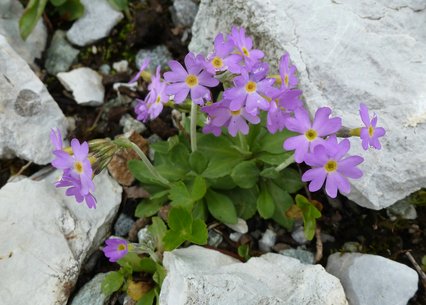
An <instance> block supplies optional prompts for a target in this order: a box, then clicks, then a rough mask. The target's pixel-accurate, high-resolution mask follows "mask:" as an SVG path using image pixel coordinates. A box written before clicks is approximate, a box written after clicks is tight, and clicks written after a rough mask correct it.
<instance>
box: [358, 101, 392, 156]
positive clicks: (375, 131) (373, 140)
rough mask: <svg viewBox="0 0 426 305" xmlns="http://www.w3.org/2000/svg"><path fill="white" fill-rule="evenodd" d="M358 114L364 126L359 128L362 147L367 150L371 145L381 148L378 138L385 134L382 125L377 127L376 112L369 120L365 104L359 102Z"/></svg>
mask: <svg viewBox="0 0 426 305" xmlns="http://www.w3.org/2000/svg"><path fill="white" fill-rule="evenodd" d="M359 115H360V116H361V120H362V122H363V123H364V125H365V127H362V128H361V134H360V137H361V140H362V148H364V150H367V149H368V147H369V146H371V147H374V148H375V149H381V148H382V145H381V144H380V142H379V138H380V137H383V136H384V135H385V134H386V130H385V129H384V128H383V127H377V116H376V114H374V115H373V118H372V119H371V121H370V116H369V115H368V108H367V106H366V105H365V104H360V108H359Z"/></svg>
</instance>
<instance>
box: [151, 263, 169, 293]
mask: <svg viewBox="0 0 426 305" xmlns="http://www.w3.org/2000/svg"><path fill="white" fill-rule="evenodd" d="M166 275H167V272H166V269H164V267H163V266H161V265H160V264H157V271H156V272H155V273H154V275H153V276H152V279H153V280H154V282H156V283H157V284H158V286H159V287H161V285H162V284H163V281H164V279H165V277H166Z"/></svg>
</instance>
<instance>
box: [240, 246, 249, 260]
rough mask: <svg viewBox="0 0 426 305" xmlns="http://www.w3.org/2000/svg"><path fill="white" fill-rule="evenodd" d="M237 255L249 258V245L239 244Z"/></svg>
mask: <svg viewBox="0 0 426 305" xmlns="http://www.w3.org/2000/svg"><path fill="white" fill-rule="evenodd" d="M237 251H238V255H239V256H240V257H242V258H244V260H245V261H248V260H249V258H250V247H249V245H248V244H244V245H240V246H239V247H238V250H237Z"/></svg>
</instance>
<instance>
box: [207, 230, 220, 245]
mask: <svg viewBox="0 0 426 305" xmlns="http://www.w3.org/2000/svg"><path fill="white" fill-rule="evenodd" d="M222 241H223V237H222V235H221V234H220V233H217V232H216V231H215V230H210V231H209V238H208V244H209V246H212V247H215V248H217V247H218V246H219V245H220V243H221V242H222Z"/></svg>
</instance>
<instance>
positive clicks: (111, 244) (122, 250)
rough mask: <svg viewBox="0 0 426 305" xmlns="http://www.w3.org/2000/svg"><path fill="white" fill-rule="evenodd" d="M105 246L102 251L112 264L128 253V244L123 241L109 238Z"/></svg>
mask: <svg viewBox="0 0 426 305" xmlns="http://www.w3.org/2000/svg"><path fill="white" fill-rule="evenodd" d="M105 244H106V246H105V247H104V248H103V249H102V251H103V252H104V254H105V256H106V257H108V259H109V261H110V262H112V263H115V262H116V261H118V260H119V259H121V258H123V257H124V256H125V255H126V254H127V253H128V252H129V244H128V242H127V240H125V239H122V238H116V237H110V238H108V239H107V240H106V241H105Z"/></svg>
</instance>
